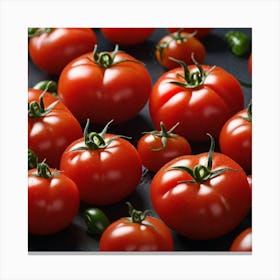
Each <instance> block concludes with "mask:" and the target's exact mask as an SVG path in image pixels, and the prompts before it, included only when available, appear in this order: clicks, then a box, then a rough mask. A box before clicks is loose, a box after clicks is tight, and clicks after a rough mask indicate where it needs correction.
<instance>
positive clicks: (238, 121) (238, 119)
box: [219, 109, 252, 171]
mask: <svg viewBox="0 0 280 280" xmlns="http://www.w3.org/2000/svg"><path fill="white" fill-rule="evenodd" d="M247 118H248V113H247V109H243V110H241V111H240V112H238V113H237V114H235V115H234V116H232V117H231V118H230V119H229V120H228V121H227V122H226V123H225V124H224V126H223V128H222V130H221V133H220V136H219V144H220V149H221V152H222V153H224V154H226V155H228V156H229V157H231V158H232V159H233V160H235V161H236V162H237V163H239V164H240V165H241V166H242V168H243V169H244V170H245V171H251V169H252V122H251V121H248V120H247Z"/></svg>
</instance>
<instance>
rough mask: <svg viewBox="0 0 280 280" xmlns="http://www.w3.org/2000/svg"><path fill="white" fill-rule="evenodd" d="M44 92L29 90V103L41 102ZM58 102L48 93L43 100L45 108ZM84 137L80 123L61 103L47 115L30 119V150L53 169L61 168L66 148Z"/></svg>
mask: <svg viewBox="0 0 280 280" xmlns="http://www.w3.org/2000/svg"><path fill="white" fill-rule="evenodd" d="M42 92H43V91H42V90H37V89H32V88H29V89H28V103H31V102H32V101H36V102H39V99H40V95H41V94H42ZM57 100H58V99H57V98H56V97H54V96H53V95H51V94H50V93H48V92H46V93H45V95H44V98H43V101H44V105H45V108H47V107H48V106H49V105H50V104H52V103H53V102H55V101H57ZM82 135H83V132H82V128H81V126H80V124H79V122H78V121H77V120H76V119H75V117H74V116H73V115H72V113H71V112H70V111H69V110H68V109H67V108H66V107H65V105H64V104H63V103H62V102H60V101H59V102H58V103H57V104H56V106H55V107H54V108H53V109H52V110H51V111H50V112H49V113H48V114H47V115H45V116H41V117H39V118H32V117H28V148H29V149H31V150H33V151H34V152H35V153H36V154H37V156H38V160H39V161H43V160H44V159H46V160H47V162H48V164H49V165H50V166H51V167H55V168H58V167H59V163H60V157H61V155H62V153H63V151H64V150H65V148H66V147H67V146H68V145H69V144H70V143H72V142H73V141H74V140H76V139H78V138H80V137H82Z"/></svg>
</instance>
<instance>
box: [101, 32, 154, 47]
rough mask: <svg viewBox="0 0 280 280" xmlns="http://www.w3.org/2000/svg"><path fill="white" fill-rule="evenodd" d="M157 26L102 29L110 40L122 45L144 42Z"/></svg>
mask: <svg viewBox="0 0 280 280" xmlns="http://www.w3.org/2000/svg"><path fill="white" fill-rule="evenodd" d="M154 30H155V28H101V29H100V31H101V33H102V34H103V36H104V37H106V38H107V39H108V40H109V41H110V42H112V43H114V44H120V45H136V44H139V43H143V42H144V41H145V40H146V39H147V38H148V37H149V36H150V35H151V34H152V33H153V32H154Z"/></svg>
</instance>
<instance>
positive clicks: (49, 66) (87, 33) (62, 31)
mask: <svg viewBox="0 0 280 280" xmlns="http://www.w3.org/2000/svg"><path fill="white" fill-rule="evenodd" d="M96 43H97V39H96V35H95V33H94V31H93V30H92V29H90V28H53V29H52V31H51V32H50V33H43V34H41V35H39V36H35V37H33V38H31V39H30V40H29V45H28V48H29V55H30V57H31V59H32V61H33V63H34V64H35V65H36V66H37V67H38V68H40V69H41V70H43V71H46V72H47V73H50V74H56V75H59V74H60V73H61V71H62V69H63V68H64V67H65V65H66V64H67V63H69V62H70V61H71V60H73V59H75V58H76V57H78V56H80V55H82V54H84V53H87V52H89V51H90V50H92V49H93V47H94V45H95V44H96Z"/></svg>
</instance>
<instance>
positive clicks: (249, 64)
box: [248, 54, 253, 75]
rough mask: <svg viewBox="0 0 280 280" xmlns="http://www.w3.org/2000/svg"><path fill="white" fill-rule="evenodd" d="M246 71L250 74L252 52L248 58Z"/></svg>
mask: <svg viewBox="0 0 280 280" xmlns="http://www.w3.org/2000/svg"><path fill="white" fill-rule="evenodd" d="M248 71H249V73H250V74H251V75H252V72H253V71H252V54H250V56H249V59H248Z"/></svg>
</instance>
